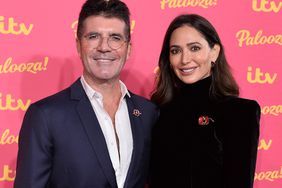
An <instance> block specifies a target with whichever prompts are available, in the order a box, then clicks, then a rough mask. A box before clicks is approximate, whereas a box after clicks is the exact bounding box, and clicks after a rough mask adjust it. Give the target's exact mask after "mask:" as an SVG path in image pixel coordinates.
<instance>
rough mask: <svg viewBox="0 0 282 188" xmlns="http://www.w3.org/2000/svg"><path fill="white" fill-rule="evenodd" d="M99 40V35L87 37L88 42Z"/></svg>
mask: <svg viewBox="0 0 282 188" xmlns="http://www.w3.org/2000/svg"><path fill="white" fill-rule="evenodd" d="M98 38H99V35H97V34H90V35H88V36H87V39H88V40H94V39H98Z"/></svg>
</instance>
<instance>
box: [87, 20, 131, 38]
mask: <svg viewBox="0 0 282 188" xmlns="http://www.w3.org/2000/svg"><path fill="white" fill-rule="evenodd" d="M84 30H85V32H90V31H93V32H94V31H95V32H103V33H104V32H105V33H120V34H125V33H124V32H125V23H124V21H122V20H121V19H119V18H116V17H110V18H109V17H104V16H90V17H88V18H86V19H85V20H84Z"/></svg>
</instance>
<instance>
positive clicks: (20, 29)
mask: <svg viewBox="0 0 282 188" xmlns="http://www.w3.org/2000/svg"><path fill="white" fill-rule="evenodd" d="M32 28H33V24H29V26H26V25H25V24H24V23H20V24H18V23H16V22H15V21H14V18H12V17H11V18H8V21H6V20H5V17H4V16H0V33H1V34H13V35H20V34H24V35H29V34H30V33H31V30H32Z"/></svg>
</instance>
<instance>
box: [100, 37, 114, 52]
mask: <svg viewBox="0 0 282 188" xmlns="http://www.w3.org/2000/svg"><path fill="white" fill-rule="evenodd" d="M97 50H99V51H110V50H111V48H110V46H109V44H108V38H107V37H101V38H100V41H99V44H98V46H97Z"/></svg>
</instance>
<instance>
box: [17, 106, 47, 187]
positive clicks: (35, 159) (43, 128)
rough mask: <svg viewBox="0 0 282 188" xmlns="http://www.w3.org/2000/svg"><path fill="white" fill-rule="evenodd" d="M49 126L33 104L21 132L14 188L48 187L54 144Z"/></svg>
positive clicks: (40, 110)
mask: <svg viewBox="0 0 282 188" xmlns="http://www.w3.org/2000/svg"><path fill="white" fill-rule="evenodd" d="M47 124H48V117H46V116H45V115H44V111H43V110H42V109H40V108H39V107H37V106H36V105H34V104H32V105H31V106H30V107H29V109H28V110H27V112H26V114H25V117H24V120H23V124H22V127H21V130H20V135H19V151H18V159H17V172H16V173H17V174H16V179H15V183H14V188H45V187H46V185H47V183H48V179H49V177H50V172H51V168H52V166H51V162H52V143H51V138H50V134H49V131H48V128H47Z"/></svg>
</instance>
